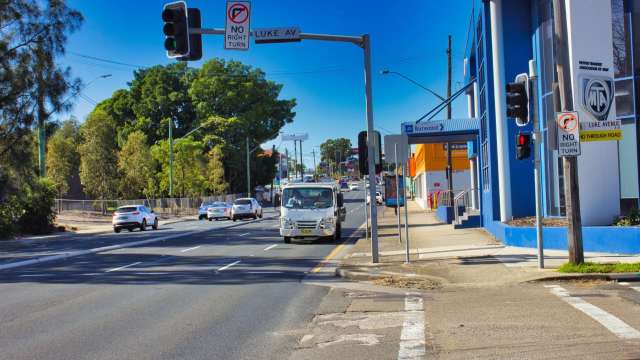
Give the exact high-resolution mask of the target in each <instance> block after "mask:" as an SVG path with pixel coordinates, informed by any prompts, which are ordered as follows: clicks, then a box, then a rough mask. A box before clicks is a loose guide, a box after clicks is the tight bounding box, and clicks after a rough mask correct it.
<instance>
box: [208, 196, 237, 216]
mask: <svg viewBox="0 0 640 360" xmlns="http://www.w3.org/2000/svg"><path fill="white" fill-rule="evenodd" d="M232 206H233V205H231V204H229V203H226V202H222V201H216V202H214V203H212V204H211V205H209V207H207V219H208V220H209V221H211V220H214V219H215V220H219V219H229V220H231V208H232Z"/></svg>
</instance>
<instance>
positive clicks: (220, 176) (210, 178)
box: [206, 145, 229, 195]
mask: <svg viewBox="0 0 640 360" xmlns="http://www.w3.org/2000/svg"><path fill="white" fill-rule="evenodd" d="M208 157H209V162H208V163H207V169H206V174H207V189H209V191H211V194H212V195H224V194H226V193H227V191H228V190H229V184H228V183H227V182H226V181H225V179H224V165H223V164H222V146H220V145H218V146H215V147H213V148H212V149H211V150H210V151H209V154H208Z"/></svg>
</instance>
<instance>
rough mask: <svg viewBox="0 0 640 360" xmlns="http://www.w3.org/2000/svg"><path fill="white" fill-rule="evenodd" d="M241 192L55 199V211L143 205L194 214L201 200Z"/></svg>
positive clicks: (92, 211)
mask: <svg viewBox="0 0 640 360" xmlns="http://www.w3.org/2000/svg"><path fill="white" fill-rule="evenodd" d="M241 195H243V194H230V195H220V196H201V197H191V198H161V199H136V200H70V199H56V200H55V211H56V213H58V214H63V213H68V214H72V213H77V214H86V215H95V216H100V215H107V214H111V213H112V212H113V211H114V210H115V209H117V208H118V207H120V206H124V205H144V206H146V207H148V208H150V209H153V211H154V212H155V213H157V214H159V215H178V216H180V215H196V214H197V213H198V208H199V207H200V204H202V202H203V201H225V202H233V201H234V200H235V199H237V198H239V197H241Z"/></svg>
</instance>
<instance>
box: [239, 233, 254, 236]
mask: <svg viewBox="0 0 640 360" xmlns="http://www.w3.org/2000/svg"><path fill="white" fill-rule="evenodd" d="M249 234H251V233H244V234H240V235H238V236H247V235H249Z"/></svg>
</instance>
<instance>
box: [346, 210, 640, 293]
mask: <svg viewBox="0 0 640 360" xmlns="http://www.w3.org/2000/svg"><path fill="white" fill-rule="evenodd" d="M408 205H409V207H408V209H409V244H410V248H409V258H410V263H408V264H406V263H405V256H406V255H405V254H406V245H405V244H406V239H405V228H404V213H402V216H401V220H402V226H401V235H402V241H400V239H399V237H398V230H397V218H396V216H395V214H394V211H393V209H391V208H385V207H380V208H379V212H378V213H379V218H378V239H379V249H380V262H379V263H378V264H372V263H371V241H370V239H365V238H361V239H359V240H358V241H357V242H356V244H355V245H354V246H353V247H352V248H351V251H350V253H349V254H347V255H346V256H345V258H344V260H343V261H342V264H341V266H340V267H339V268H338V269H337V273H338V275H340V276H343V277H348V278H351V279H354V280H373V281H374V282H377V283H379V284H382V285H392V286H400V287H413V288H421V289H430V288H435V287H442V286H486V285H489V286H491V285H509V284H517V283H521V282H526V281H534V280H543V279H551V278H558V277H559V276H564V275H563V274H560V273H558V272H557V271H555V269H557V268H558V267H559V266H560V265H561V264H563V263H565V262H567V260H568V253H567V251H564V250H548V249H547V250H545V269H543V270H540V269H538V262H537V255H536V249H531V248H519V247H512V246H505V245H504V244H502V243H501V242H498V241H496V240H495V239H494V238H493V237H492V236H490V235H489V234H488V233H486V232H485V231H484V230H482V229H480V228H477V229H457V230H454V228H453V226H452V225H449V224H443V223H441V222H440V221H439V220H438V219H437V218H436V216H435V213H433V212H430V211H425V210H423V209H421V208H420V207H419V206H418V205H417V204H416V203H415V202H409V204H408ZM403 211H404V209H403ZM585 261H588V262H597V263H613V262H640V256H627V255H618V254H606V253H585Z"/></svg>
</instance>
